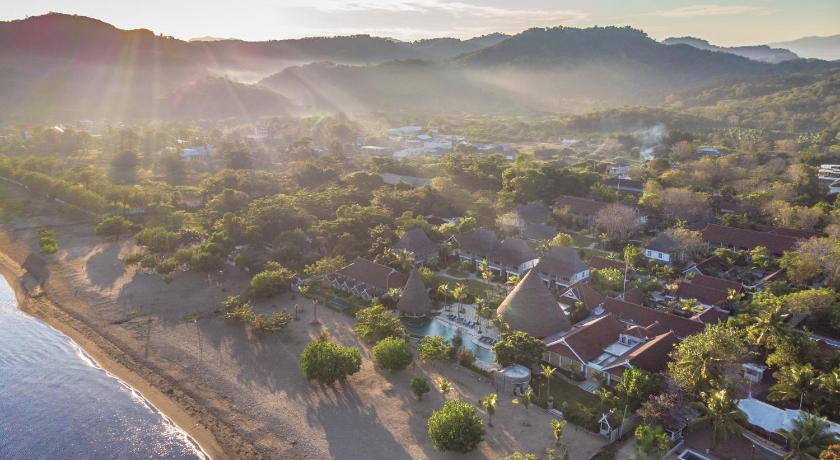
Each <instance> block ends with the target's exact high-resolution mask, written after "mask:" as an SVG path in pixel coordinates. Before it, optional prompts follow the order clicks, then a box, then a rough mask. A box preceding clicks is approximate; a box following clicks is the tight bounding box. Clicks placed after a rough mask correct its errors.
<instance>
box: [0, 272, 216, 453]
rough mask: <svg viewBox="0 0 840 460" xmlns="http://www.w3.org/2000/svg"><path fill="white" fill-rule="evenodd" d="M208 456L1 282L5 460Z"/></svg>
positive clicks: (0, 409)
mask: <svg viewBox="0 0 840 460" xmlns="http://www.w3.org/2000/svg"><path fill="white" fill-rule="evenodd" d="M152 458H154V459H204V458H205V456H204V454H203V453H202V452H201V450H200V449H199V448H198V447H197V446H196V445H195V444H194V442H192V440H191V439H190V438H189V437H188V436H187V435H186V434H185V433H184V432H182V431H181V430H179V429H178V428H177V427H176V426H175V425H173V424H172V423H171V422H170V421H169V420H168V419H166V417H164V416H163V415H162V414H161V413H160V412H158V411H157V410H156V409H155V408H154V407H153V406H152V405H150V404H149V403H148V402H147V401H146V400H145V399H143V397H142V396H140V394H138V393H137V392H135V391H134V390H132V389H131V388H130V387H128V386H127V385H125V384H124V383H123V382H122V381H120V380H118V379H117V378H116V377H114V376H112V375H111V374H109V373H107V372H106V371H105V370H103V369H102V368H100V367H99V366H97V365H96V363H95V362H94V361H92V360H91V359H90V358H89V357H88V356H87V355H86V354H85V353H84V352H83V351H82V349H81V348H79V347H78V345H76V344H75V343H74V342H73V341H72V340H70V338H69V337H67V336H65V335H64V334H62V333H60V332H58V331H56V330H55V329H53V328H51V327H50V326H48V325H47V324H45V323H44V322H42V321H40V320H38V319H36V318H33V317H30V316H27V315H26V314H24V313H23V312H21V311H20V310H19V309H18V308H17V302H16V300H15V295H14V293H13V292H12V288H11V286H9V284H8V283H7V282H6V280H5V279H3V278H2V277H0V459H4V460H12V459H39V460H40V459H62V460H63V459H120V460H123V459H152Z"/></svg>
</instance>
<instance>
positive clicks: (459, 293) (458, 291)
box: [452, 283, 467, 319]
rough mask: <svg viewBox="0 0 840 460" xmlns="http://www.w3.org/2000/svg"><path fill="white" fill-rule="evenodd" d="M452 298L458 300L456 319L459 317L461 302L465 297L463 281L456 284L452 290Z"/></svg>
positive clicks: (465, 290) (465, 291)
mask: <svg viewBox="0 0 840 460" xmlns="http://www.w3.org/2000/svg"><path fill="white" fill-rule="evenodd" d="M452 298H453V299H455V301H456V302H458V319H461V308H462V303H463V301H464V300H466V298H467V286H466V285H465V284H464V283H458V284H456V285H455V289H453V290H452Z"/></svg>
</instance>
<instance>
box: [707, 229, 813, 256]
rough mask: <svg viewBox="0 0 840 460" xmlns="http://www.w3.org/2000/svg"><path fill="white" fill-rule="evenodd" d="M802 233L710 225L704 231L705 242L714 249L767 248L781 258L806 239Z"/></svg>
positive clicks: (787, 230) (786, 230) (788, 230)
mask: <svg viewBox="0 0 840 460" xmlns="http://www.w3.org/2000/svg"><path fill="white" fill-rule="evenodd" d="M800 232H801V231H796V230H792V229H782V228H775V227H764V228H762V230H749V229H746V228H738V227H725V226H723V225H716V224H709V225H706V227H705V228H704V229H703V230H702V232H701V235H702V237H703V241H705V242H706V244H708V245H709V246H710V247H713V248H728V249H733V250H744V251H750V250H752V249H755V248H756V247H758V246H763V247H765V248H767V249H768V250H769V251H770V253H771V254H773V255H775V256H781V255H782V254H783V253H784V252H785V251H789V250H791V249H793V248H794V246H796V242H797V241H798V240H799V239H802V238H805V236H801V235H803V233H800Z"/></svg>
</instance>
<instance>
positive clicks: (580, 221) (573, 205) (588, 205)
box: [554, 195, 609, 227]
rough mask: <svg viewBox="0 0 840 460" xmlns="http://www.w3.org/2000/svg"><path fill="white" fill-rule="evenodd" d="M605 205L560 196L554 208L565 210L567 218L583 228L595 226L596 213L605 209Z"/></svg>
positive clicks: (579, 198)
mask: <svg viewBox="0 0 840 460" xmlns="http://www.w3.org/2000/svg"><path fill="white" fill-rule="evenodd" d="M607 205H609V203H604V202H602V201H595V200H593V199H591V198H581V197H577V196H570V195H561V196H560V197H558V198H557V200H555V201H554V207H555V208H558V209H566V210H567V211H568V215H569V218H571V220H572V221H573V222H574V223H576V224H577V225H580V226H583V227H591V226H593V225H595V219H596V218H597V217H598V212H599V211H601V210H602V209H604V208H605V207H607Z"/></svg>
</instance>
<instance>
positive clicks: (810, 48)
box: [770, 35, 840, 61]
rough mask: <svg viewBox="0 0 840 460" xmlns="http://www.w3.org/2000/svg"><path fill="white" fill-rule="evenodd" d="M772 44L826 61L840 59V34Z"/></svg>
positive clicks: (772, 44)
mask: <svg viewBox="0 0 840 460" xmlns="http://www.w3.org/2000/svg"><path fill="white" fill-rule="evenodd" d="M770 46H778V47H780V48H786V49H789V50H791V51H793V52H794V53H796V54H798V55H800V56H802V57H809V58H815V59H824V60H826V61H836V60H840V35H831V36H828V37H803V38H799V39H796V40H791V41H788V42H780V43H771V44H770Z"/></svg>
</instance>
